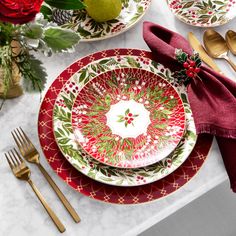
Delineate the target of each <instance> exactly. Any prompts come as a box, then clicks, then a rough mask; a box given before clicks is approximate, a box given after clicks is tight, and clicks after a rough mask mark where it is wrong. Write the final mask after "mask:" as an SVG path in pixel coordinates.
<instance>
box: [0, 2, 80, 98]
mask: <svg viewBox="0 0 236 236" xmlns="http://www.w3.org/2000/svg"><path fill="white" fill-rule="evenodd" d="M45 2H46V3H48V4H51V5H52V6H53V7H54V8H57V7H58V8H62V9H75V8H76V9H78V8H83V7H84V6H83V4H82V3H81V2H80V1H66V0H65V1H63V2H62V1H51V0H46V1H45ZM78 2H79V4H78ZM42 4H45V3H43V1H42V0H38V1H33V2H32V1H28V0H25V1H22V2H19V3H14V4H13V1H11V0H5V1H1V3H0V97H2V98H13V97H17V96H20V95H21V94H22V88H21V86H20V80H21V79H22V78H23V79H24V84H29V82H30V84H31V85H32V87H33V88H34V89H37V90H39V91H41V90H42V88H43V83H44V81H45V78H46V72H45V70H44V68H43V67H42V63H41V62H40V61H39V60H38V59H36V57H35V56H34V55H33V54H32V53H31V52H42V53H44V54H45V55H46V56H50V55H51V54H52V53H58V52H70V51H71V49H73V48H74V46H75V45H76V44H77V43H78V42H79V39H80V37H79V35H78V34H77V33H76V32H74V31H72V30H69V29H63V28H61V27H60V26H58V25H57V24H56V23H52V22H49V21H48V19H46V18H45V17H44V15H46V14H45V12H46V11H47V7H46V6H44V5H42ZM40 9H41V11H42V13H43V14H42V13H39V12H40ZM27 87H28V86H27Z"/></svg>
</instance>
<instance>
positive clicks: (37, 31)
mask: <svg viewBox="0 0 236 236" xmlns="http://www.w3.org/2000/svg"><path fill="white" fill-rule="evenodd" d="M42 34H43V29H42V26H41V25H38V24H29V25H27V27H25V36H26V37H28V38H31V39H39V38H41V37H42Z"/></svg>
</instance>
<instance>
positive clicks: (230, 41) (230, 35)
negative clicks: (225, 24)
mask: <svg viewBox="0 0 236 236" xmlns="http://www.w3.org/2000/svg"><path fill="white" fill-rule="evenodd" d="M225 39H226V43H227V45H228V48H229V49H230V51H231V52H232V53H233V54H234V55H235V56H236V32H234V31H233V30H229V31H227V33H226V35H225Z"/></svg>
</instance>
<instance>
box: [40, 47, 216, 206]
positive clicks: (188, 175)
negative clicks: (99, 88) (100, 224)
mask: <svg viewBox="0 0 236 236" xmlns="http://www.w3.org/2000/svg"><path fill="white" fill-rule="evenodd" d="M117 55H135V56H142V57H148V58H150V59H153V56H152V54H151V53H149V52H146V51H142V50H138V49H112V50H106V51H102V52H97V53H94V54H92V55H89V56H86V57H84V58H82V59H79V60H78V61H77V62H75V63H74V64H72V65H71V66H69V67H68V68H67V69H66V70H64V71H63V72H62V73H61V74H60V75H59V76H58V77H57V79H56V80H55V81H54V82H53V84H52V85H51V86H50V88H49V89H48V91H47V93H46V95H45V97H44V99H43V101H42V104H41V107H40V111H39V117H38V135H39V140H40V143H41V146H42V149H43V152H44V154H45V157H46V159H47V161H48V163H49V164H50V166H51V167H52V169H53V170H54V171H55V172H56V173H57V175H58V176H60V177H61V178H62V179H63V180H64V181H65V182H66V183H67V184H68V185H69V186H71V187H72V188H74V189H75V190H77V191H78V192H80V193H82V194H84V195H85V196H88V197H91V198H93V199H96V200H100V201H104V202H109V203H117V204H138V203H144V202H150V201H153V200H157V199H159V198H161V197H164V196H167V195H169V194H170V193H172V192H174V191H176V190H177V189H179V188H180V187H182V186H183V185H184V184H186V183H187V182H188V181H190V179H192V178H193V176H194V175H195V174H196V173H197V172H198V171H199V169H200V168H201V166H202V165H203V163H204V162H205V160H206V157H207V155H208V152H209V150H210V147H211V144H212V140H213V138H212V136H210V135H199V136H198V140H197V143H196V145H195V148H194V150H193V151H192V153H191V154H190V156H189V158H188V159H187V160H186V161H185V162H184V163H183V165H182V166H181V167H179V168H178V169H177V170H176V171H174V172H173V173H171V174H170V175H168V176H166V177H165V178H163V179H161V180H158V181H156V182H154V183H151V184H147V185H143V186H137V187H117V186H110V185H106V184H103V183H99V182H97V181H94V180H92V179H90V178H89V177H87V176H85V175H83V174H81V173H80V172H79V171H77V170H76V169H75V168H74V167H73V166H72V165H71V164H70V163H69V162H68V161H67V160H66V158H65V157H64V156H63V155H62V153H61V152H60V150H59V148H58V146H57V144H56V141H55V138H54V133H53V122H52V115H53V107H54V103H55V99H56V97H57V95H58V93H59V92H60V90H61V88H62V86H63V85H64V83H65V82H66V81H67V80H68V79H69V78H70V77H71V76H72V75H73V74H74V73H75V72H76V71H78V70H79V69H81V68H82V67H83V66H85V65H87V64H88V63H90V62H92V61H93V60H97V59H100V58H106V57H112V56H117Z"/></svg>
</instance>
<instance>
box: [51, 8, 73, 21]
mask: <svg viewBox="0 0 236 236" xmlns="http://www.w3.org/2000/svg"><path fill="white" fill-rule="evenodd" d="M72 16H73V10H61V9H55V10H53V12H52V20H53V22H55V23H57V24H58V25H64V24H66V23H68V22H69V21H71V19H72Z"/></svg>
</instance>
